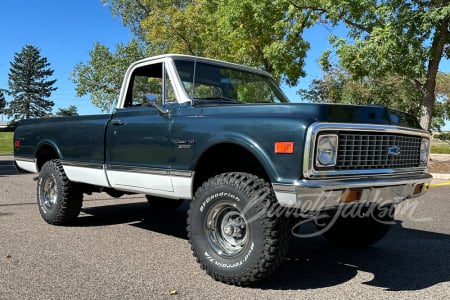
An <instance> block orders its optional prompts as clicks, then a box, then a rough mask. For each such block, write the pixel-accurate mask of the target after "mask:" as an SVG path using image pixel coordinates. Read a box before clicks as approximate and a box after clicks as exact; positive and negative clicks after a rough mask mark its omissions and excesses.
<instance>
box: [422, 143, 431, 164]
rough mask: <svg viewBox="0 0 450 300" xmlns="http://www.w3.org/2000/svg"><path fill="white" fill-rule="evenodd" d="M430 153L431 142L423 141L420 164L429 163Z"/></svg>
mask: <svg viewBox="0 0 450 300" xmlns="http://www.w3.org/2000/svg"><path fill="white" fill-rule="evenodd" d="M429 152H430V141H428V140H426V139H423V140H422V143H421V144H420V162H421V163H426V162H428V153H429Z"/></svg>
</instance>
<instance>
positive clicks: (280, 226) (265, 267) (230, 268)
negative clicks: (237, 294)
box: [187, 173, 289, 285]
mask: <svg viewBox="0 0 450 300" xmlns="http://www.w3.org/2000/svg"><path fill="white" fill-rule="evenodd" d="M277 205H278V203H277V201H276V199H275V196H274V193H273V191H272V188H271V186H270V184H268V183H267V182H266V181H265V180H263V179H261V178H259V177H257V176H255V175H251V174H247V173H225V174H221V175H218V176H216V177H214V178H211V179H209V180H208V181H207V182H205V183H204V184H203V185H202V186H201V187H200V188H199V189H198V190H197V192H196V194H195V198H194V200H192V202H191V206H190V209H189V212H188V226H187V231H188V237H189V243H190V244H191V248H192V251H193V254H194V256H195V257H196V258H197V261H198V262H199V263H200V265H201V267H202V268H203V269H204V270H206V272H207V273H208V274H209V275H210V276H212V277H213V278H214V279H216V280H218V281H222V282H224V283H227V284H234V285H249V284H251V283H254V282H256V281H258V280H261V279H263V278H265V277H267V276H268V275H269V274H271V273H272V272H273V271H274V270H276V269H277V268H278V267H279V265H280V264H281V263H282V262H283V259H284V257H285V255H286V252H287V250H288V241H289V228H288V222H287V219H286V218H284V217H280V216H276V215H274V214H273V212H274V211H276V207H277ZM271 212H272V213H271Z"/></svg>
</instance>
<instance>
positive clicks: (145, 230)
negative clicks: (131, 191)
mask: <svg viewBox="0 0 450 300" xmlns="http://www.w3.org/2000/svg"><path fill="white" fill-rule="evenodd" d="M34 176H35V175H33V174H22V175H20V174H17V173H16V171H15V169H14V167H13V166H12V162H11V158H10V157H5V156H3V157H0V299H5V300H6V299H8V300H10V299H362V298H365V299H449V298H450V267H449V265H450V219H449V218H450V205H449V201H450V198H449V196H448V195H449V194H450V186H449V185H448V184H449V183H448V182H447V181H444V180H437V181H434V182H433V184H434V185H433V187H432V188H431V190H430V191H429V192H428V193H427V194H426V195H425V196H423V197H420V198H416V199H410V200H407V201H405V202H403V203H402V204H401V205H400V206H399V207H398V208H397V213H396V224H395V225H394V226H393V228H392V230H391V232H390V233H389V234H388V235H387V237H386V238H385V239H384V240H382V241H380V242H379V243H377V244H376V245H374V246H372V247H370V248H368V249H365V250H347V249H342V248H338V247H336V246H334V245H332V244H330V243H329V242H327V241H326V240H324V239H323V238H322V237H315V238H310V239H301V238H296V237H292V240H291V247H290V249H289V253H288V255H287V258H286V259H285V261H284V263H283V265H282V266H281V268H280V269H279V270H278V271H277V272H276V273H274V274H273V275H272V276H271V277H270V278H269V279H267V280H265V281H263V282H261V283H258V284H257V285H255V286H252V287H246V288H241V287H235V286H229V285H225V284H223V283H220V282H216V281H214V280H213V279H211V278H210V277H209V276H208V275H206V274H205V272H204V271H202V270H201V269H200V267H199V266H198V264H197V263H196V261H195V259H194V258H193V256H192V254H191V250H190V246H189V243H188V241H187V236H186V230H185V227H186V221H185V220H186V210H187V205H188V204H187V203H185V205H183V206H182V207H180V208H178V209H177V210H175V211H172V212H168V213H162V212H160V211H152V209H151V208H150V207H149V206H148V204H147V202H146V199H145V198H144V197H143V196H141V195H133V196H126V197H122V198H120V199H113V198H111V197H110V196H108V195H106V194H95V195H91V196H89V195H87V196H85V198H84V203H83V208H82V212H81V214H80V217H79V218H78V220H77V221H76V222H75V224H74V225H73V226H68V227H57V226H51V225H48V224H46V223H45V222H44V221H43V220H42V219H41V217H40V215H39V212H38V208H37V205H36V186H35V185H36V183H35V181H34V180H33V177H34Z"/></svg>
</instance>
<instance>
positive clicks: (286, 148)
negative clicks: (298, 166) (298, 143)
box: [275, 142, 294, 154]
mask: <svg viewBox="0 0 450 300" xmlns="http://www.w3.org/2000/svg"><path fill="white" fill-rule="evenodd" d="M275 153H284V154H292V153H294V142H276V143H275Z"/></svg>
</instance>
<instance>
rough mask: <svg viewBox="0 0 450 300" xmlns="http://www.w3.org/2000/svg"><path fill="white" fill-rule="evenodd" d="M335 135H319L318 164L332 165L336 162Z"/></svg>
mask: <svg viewBox="0 0 450 300" xmlns="http://www.w3.org/2000/svg"><path fill="white" fill-rule="evenodd" d="M336 149H337V136H335V135H326V136H321V137H319V141H318V142H317V162H318V163H319V164H320V165H319V166H326V167H330V166H334V165H335V164H336Z"/></svg>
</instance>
